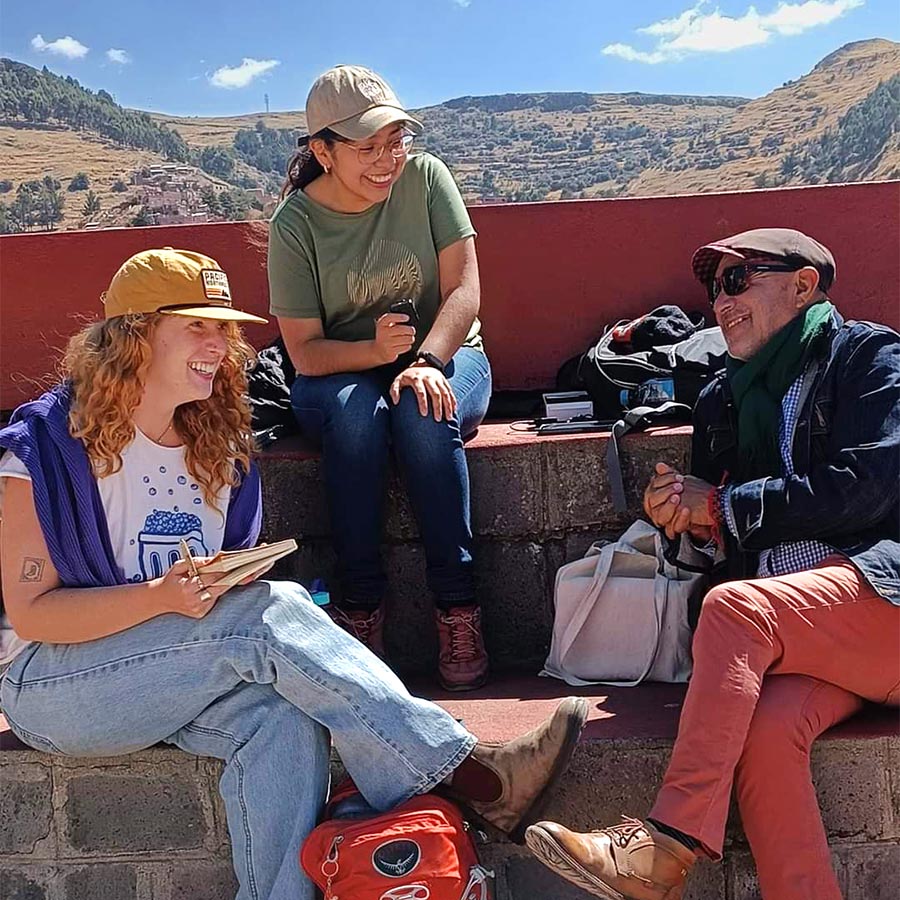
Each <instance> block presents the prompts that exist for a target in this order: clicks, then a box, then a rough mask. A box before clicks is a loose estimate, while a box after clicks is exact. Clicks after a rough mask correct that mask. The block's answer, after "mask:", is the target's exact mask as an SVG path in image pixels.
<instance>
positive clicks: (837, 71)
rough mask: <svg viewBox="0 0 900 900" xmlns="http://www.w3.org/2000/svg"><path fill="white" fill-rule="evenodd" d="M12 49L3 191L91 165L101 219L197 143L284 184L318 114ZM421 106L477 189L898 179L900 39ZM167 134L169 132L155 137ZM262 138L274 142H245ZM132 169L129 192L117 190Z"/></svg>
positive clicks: (3, 106) (220, 158) (1, 131)
mask: <svg viewBox="0 0 900 900" xmlns="http://www.w3.org/2000/svg"><path fill="white" fill-rule="evenodd" d="M0 63H2V73H3V74H4V78H5V80H4V81H3V82H2V83H0V147H2V149H3V154H2V156H3V162H2V167H0V181H3V180H6V181H8V182H9V183H10V184H11V191H7V193H6V194H5V195H0V202H3V203H7V204H8V203H9V202H10V201H11V200H12V199H13V198H14V197H15V191H16V189H17V188H18V186H19V185H20V184H21V183H23V182H25V181H29V180H34V179H40V178H41V177H42V176H44V175H47V174H50V175H53V176H54V177H55V178H56V179H58V180H59V181H60V182H61V183H62V185H63V192H64V189H65V186H66V185H67V184H68V181H69V179H71V177H72V176H73V175H75V174H76V173H77V172H84V173H86V174H87V175H88V177H89V179H90V184H91V189H92V190H93V191H94V192H95V193H96V194H97V195H98V196H99V198H100V201H101V207H102V210H103V211H102V213H101V214H100V215H99V216H93V218H94V219H95V220H99V221H100V222H101V224H104V225H107V224H128V223H129V222H130V221H131V218H133V215H134V208H133V206H129V203H133V202H134V201H135V200H136V198H137V197H138V196H139V191H138V190H137V189H136V188H134V187H133V186H132V185H131V184H130V183H129V182H130V178H131V176H132V175H133V173H135V172H136V171H138V170H140V169H141V168H142V167H144V166H149V165H154V164H159V163H163V162H165V161H166V158H170V159H171V158H183V157H184V156H185V154H186V156H187V158H186V159H185V160H184V161H185V162H186V163H188V164H190V165H193V166H195V167H202V168H205V169H206V171H207V172H211V173H212V175H213V176H215V177H216V178H218V179H224V180H227V181H230V182H231V183H232V184H234V185H238V186H240V188H250V187H253V186H255V185H258V186H259V187H260V188H262V189H263V190H264V191H266V192H269V193H270V194H271V193H273V192H274V191H275V190H277V185H278V182H279V181H280V173H281V172H282V171H283V165H284V163H286V161H287V156H288V155H289V154H290V152H291V148H292V147H293V145H294V142H295V138H296V135H299V134H302V133H303V132H304V131H305V127H306V122H305V116H304V114H303V113H302V112H300V111H297V112H279V113H271V114H252V115H246V116H236V117H230V118H198V117H173V116H166V115H160V114H156V113H153V114H150V115H147V114H144V113H140V112H137V111H131V110H123V109H121V107H117V106H115V104H114V103H112V98H111V97H109V95H108V94H106V93H105V92H103V91H99V92H97V93H96V94H93V93H92V92H90V91H85V90H84V89H83V88H81V87H80V86H79V85H78V83H77V82H74V81H73V80H71V79H59V78H58V76H54V75H53V74H52V73H48V72H47V71H46V70H44V71H42V72H41V71H38V70H36V69H31V68H30V67H27V66H23V64H21V63H13V62H11V61H8V60H0ZM10 79H12V81H11V80H10ZM10 85H12V86H10ZM17 92H18V93H17ZM23 92H24V94H23ZM79 92H81V93H79ZM107 109H108V112H109V117H110V121H109V122H106V121H102V122H101V123H100V124H99V125H98V124H96V122H97V111H98V110H100V111H101V112H102V111H103V110H107ZM416 113H417V115H419V116H420V117H421V119H422V120H423V122H424V124H425V134H424V135H423V137H422V139H421V143H422V145H423V146H424V147H425V148H427V149H429V150H431V151H433V152H435V153H437V154H439V155H440V156H441V157H442V158H443V159H444V160H445V161H446V162H447V163H448V164H449V165H450V167H451V169H452V170H453V172H454V174H455V175H456V178H457V180H458V181H459V183H460V185H461V187H462V190H463V193H464V194H465V196H466V197H467V199H469V200H470V201H493V200H500V201H516V200H540V199H558V198H564V199H568V198H574V197H614V196H647V195H658V194H681V193H694V192H702V191H726V190H744V189H751V188H755V187H766V186H777V185H781V184H809V183H817V182H824V181H844V180H874V179H884V178H897V177H900V133H898V126H897V121H898V119H900V44H896V43H894V42H892V41H887V40H881V39H876V40H870V41H862V42H859V43H855V44H848V45H847V46H845V47H842V48H841V49H840V50H837V51H835V52H834V53H832V54H830V55H829V56H827V57H826V58H825V59H823V60H822V61H821V62H820V63H819V64H818V65H817V66H816V67H815V68H814V69H813V70H812V71H811V72H810V73H809V74H807V75H805V76H804V77H802V78H800V79H798V80H797V81H794V82H789V83H787V84H785V85H783V86H782V87H780V88H778V89H776V90H774V91H772V92H771V93H769V94H767V95H766V96H764V97H760V98H758V99H755V100H747V99H744V98H739V97H684V96H670V95H647V94H585V93H566V94H550V93H548V94H504V95H497V96H488V97H460V98H456V99H453V100H448V101H447V102H445V103H442V104H439V105H436V106H431V107H427V108H424V109H420V110H417V111H416ZM91 123H94V125H93V126H92V125H91ZM260 123H262V124H260ZM117 138H118V139H117ZM236 138H237V139H238V140H237V142H236V140H235V139H236ZM160 139H162V140H163V141H164V142H165V143H166V147H165V148H163V149H154V148H153V142H154V141H157V142H158V141H159V140H160ZM257 139H258V140H259V142H260V146H266V147H268V150H267V153H266V154H264V155H260V156H258V157H257V156H255V155H253V154H250V155H248V154H247V153H246V152H245V151H246V148H247V147H248V146H251V145H253V142H254V141H256V140H257ZM142 142H143V143H142ZM267 142H268V143H267ZM164 152H165V156H164V155H163V154H164ZM173 154H175V155H174V156H173ZM257 166H259V167H260V168H257ZM261 169H265V171H263V170H261ZM119 179H121V180H123V181H124V182H126V184H128V189H127V191H125V192H118V193H116V192H113V191H112V185H113V183H114V182H116V181H117V180H119ZM83 202H84V194H83V193H81V192H78V193H67V194H66V207H65V216H64V219H63V221H62V223H61V226H62V227H66V228H70V227H79V226H80V225H82V224H83V223H84V221H85V217H84V216H83V215H82V214H81V208H82V206H83ZM251 214H254V213H251Z"/></svg>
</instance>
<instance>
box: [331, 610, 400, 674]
mask: <svg viewBox="0 0 900 900" xmlns="http://www.w3.org/2000/svg"><path fill="white" fill-rule="evenodd" d="M325 611H326V612H327V613H328V615H329V616H331V619H332V621H333V622H334V623H335V624H337V625H340V626H341V628H343V629H344V631H346V632H348V633H349V634H352V635H353V637H355V638H356V639H357V640H358V641H359V642H360V643H361V644H365V645H366V646H367V647H368V648H369V649H370V650H371V651H372V652H373V653H374V654H375V655H376V656H377V657H378V658H379V659H382V660H385V659H387V656H386V654H385V652H384V607H383V606H379V607H378V609H375V610H372V611H371V612H369V611H368V610H365V609H341V608H340V607H339V606H335V605H334V604H333V603H332V604H331V605H330V606H327V607H325Z"/></svg>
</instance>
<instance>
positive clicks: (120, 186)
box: [110, 178, 128, 194]
mask: <svg viewBox="0 0 900 900" xmlns="http://www.w3.org/2000/svg"><path fill="white" fill-rule="evenodd" d="M110 190H111V191H112V192H113V193H114V194H123V193H125V191H127V190H128V185H127V184H125V182H124V181H122V179H121V178H117V179H116V180H115V181H114V182H113V183H112V187H111V188H110Z"/></svg>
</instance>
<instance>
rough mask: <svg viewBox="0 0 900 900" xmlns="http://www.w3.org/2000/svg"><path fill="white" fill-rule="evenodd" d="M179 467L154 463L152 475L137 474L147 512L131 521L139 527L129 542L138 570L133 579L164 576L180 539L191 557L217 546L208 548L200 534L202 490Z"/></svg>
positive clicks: (178, 554) (178, 551)
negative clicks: (134, 521) (145, 500)
mask: <svg viewBox="0 0 900 900" xmlns="http://www.w3.org/2000/svg"><path fill="white" fill-rule="evenodd" d="M179 468H180V467H177V468H176V467H174V466H167V465H154V466H153V468H152V469H151V473H152V474H145V475H143V476H142V477H141V488H142V490H141V493H142V494H144V496H145V497H146V498H147V500H148V501H149V502H148V504H147V506H146V507H145V509H146V510H149V511H148V512H146V513H145V514H144V516H143V522H141V521H140V520H138V521H137V522H136V523H135V525H136V526H137V527H138V528H139V529H140V530H139V531H138V533H137V534H136V535H134V537H133V538H132V540H131V541H130V543H131V544H132V545H136V546H135V550H136V555H137V559H136V563H137V569H138V573H136V574H135V575H134V576H133V579H132V580H134V581H150V580H151V579H153V578H159V577H161V576H162V575H165V573H166V572H168V571H169V569H170V568H171V567H172V565H174V564H175V563H176V562H178V560H179V559H181V547H180V543H181V541H187V544H188V546H189V547H190V548H191V553H192V554H193V555H194V556H210V555H212V553H214V552H215V550H217V549H218V547H216V548H212V550H211V548H210V546H209V543H210V542H209V540H208V537H207V535H205V534H204V518H203V514H204V502H203V492H202V489H201V487H200V485H199V484H198V483H197V482H196V481H195V480H194V479H193V478H191V477H190V475H188V474H186V473H185V471H184V470H183V469H182V470H181V471H178V469H179ZM144 471H145V472H146V471H147V470H146V469H145V470H144ZM150 504H152V506H151V505H150ZM132 534H134V533H133V532H132Z"/></svg>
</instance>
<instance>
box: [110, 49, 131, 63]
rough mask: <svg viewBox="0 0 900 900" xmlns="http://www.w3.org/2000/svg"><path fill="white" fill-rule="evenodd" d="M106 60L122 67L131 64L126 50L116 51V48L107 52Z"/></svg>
mask: <svg viewBox="0 0 900 900" xmlns="http://www.w3.org/2000/svg"><path fill="white" fill-rule="evenodd" d="M106 58H107V59H108V60H109V61H110V62H114V63H118V64H119V65H120V66H126V65H128V63H130V62H131V57H130V56H129V55H128V54H127V53H126V52H125V51H124V50H116V49H115V47H110V48H109V50H107V51H106Z"/></svg>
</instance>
